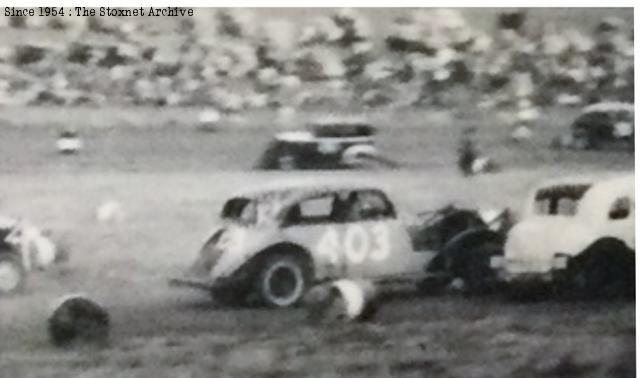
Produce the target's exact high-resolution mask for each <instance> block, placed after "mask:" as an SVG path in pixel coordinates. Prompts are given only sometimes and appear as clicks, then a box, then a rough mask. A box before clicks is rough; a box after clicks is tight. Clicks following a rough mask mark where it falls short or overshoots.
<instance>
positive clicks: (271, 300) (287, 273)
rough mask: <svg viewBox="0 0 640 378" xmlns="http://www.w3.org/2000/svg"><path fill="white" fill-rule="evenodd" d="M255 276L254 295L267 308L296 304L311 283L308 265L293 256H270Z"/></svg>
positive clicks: (301, 259)
mask: <svg viewBox="0 0 640 378" xmlns="http://www.w3.org/2000/svg"><path fill="white" fill-rule="evenodd" d="M260 265H261V267H260V270H259V272H258V274H257V276H256V281H255V284H256V294H257V295H258V298H259V299H260V302H261V303H262V304H263V305H265V306H267V307H276V308H278V307H290V306H294V305H295V304H297V303H298V302H299V301H300V300H301V299H302V297H303V296H304V294H305V293H306V291H307V289H308V288H309V284H310V281H311V269H310V264H309V263H308V262H307V261H306V259H305V258H303V257H300V256H296V255H293V254H271V255H268V256H266V258H265V259H264V260H263V261H262V263H261V264H260Z"/></svg>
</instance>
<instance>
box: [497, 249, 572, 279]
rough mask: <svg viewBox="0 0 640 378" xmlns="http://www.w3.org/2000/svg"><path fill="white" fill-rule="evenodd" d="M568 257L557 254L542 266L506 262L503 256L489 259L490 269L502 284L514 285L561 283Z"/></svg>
mask: <svg viewBox="0 0 640 378" xmlns="http://www.w3.org/2000/svg"><path fill="white" fill-rule="evenodd" d="M568 263H569V256H567V255H564V254H557V255H555V256H554V257H553V259H552V261H551V262H550V263H549V262H546V263H544V264H535V263H529V262H527V261H520V260H507V259H505V258H504V257H503V256H494V257H492V258H491V268H492V269H494V271H495V272H496V273H497V276H498V279H499V280H500V281H502V282H506V283H508V284H514V285H526V284H550V283H552V282H556V281H561V280H562V279H563V278H564V277H565V276H566V275H567V266H568Z"/></svg>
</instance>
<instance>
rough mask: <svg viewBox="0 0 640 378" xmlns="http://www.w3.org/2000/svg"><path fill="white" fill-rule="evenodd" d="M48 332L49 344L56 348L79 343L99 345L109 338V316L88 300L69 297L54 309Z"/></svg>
mask: <svg viewBox="0 0 640 378" xmlns="http://www.w3.org/2000/svg"><path fill="white" fill-rule="evenodd" d="M48 330H49V337H50V339H51V342H52V343H54V344H55V345H57V346H69V345H74V344H77V343H79V342H83V343H92V344H97V345H101V344H104V343H106V342H107V339H108V337H109V314H108V313H107V311H106V310H105V309H104V308H103V307H102V306H100V305H99V304H97V303H95V302H93V301H92V300H90V299H88V298H84V297H82V296H75V297H70V298H68V299H65V300H64V301H62V303H60V304H59V305H58V306H57V307H56V308H55V309H54V311H53V313H52V314H51V316H50V317H49V319H48Z"/></svg>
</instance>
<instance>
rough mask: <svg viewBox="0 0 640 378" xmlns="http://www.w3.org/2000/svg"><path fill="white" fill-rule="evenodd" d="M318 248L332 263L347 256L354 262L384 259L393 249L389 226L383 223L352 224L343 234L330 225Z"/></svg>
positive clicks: (320, 253) (321, 254)
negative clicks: (370, 224)
mask: <svg viewBox="0 0 640 378" xmlns="http://www.w3.org/2000/svg"><path fill="white" fill-rule="evenodd" d="M316 250H317V252H318V254H319V255H320V256H324V257H326V258H327V259H328V260H329V262H330V263H331V264H337V263H339V262H340V261H341V260H342V258H343V257H344V258H346V259H347V260H348V261H349V262H351V263H354V264H361V263H364V262H365V261H366V260H373V261H383V260H386V259H387V257H389V252H390V250H391V245H390V239H389V228H388V227H387V226H386V225H385V224H383V223H377V224H375V225H373V226H371V227H364V226H362V225H357V224H355V225H350V226H349V227H347V229H346V231H345V232H344V234H343V235H340V233H339V232H338V230H337V229H336V228H334V227H329V228H328V229H327V230H326V231H325V233H324V234H322V236H321V237H320V239H319V241H318V245H317V247H316Z"/></svg>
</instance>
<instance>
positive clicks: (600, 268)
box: [569, 238, 635, 299]
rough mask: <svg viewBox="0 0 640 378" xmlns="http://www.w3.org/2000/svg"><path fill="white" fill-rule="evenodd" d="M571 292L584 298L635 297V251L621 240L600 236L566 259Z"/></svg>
mask: <svg viewBox="0 0 640 378" xmlns="http://www.w3.org/2000/svg"><path fill="white" fill-rule="evenodd" d="M569 269H570V271H571V277H572V281H571V282H572V284H573V287H572V289H573V290H574V293H575V294H576V295H577V296H578V297H580V298H585V299H605V298H606V299H620V298H635V253H634V252H633V251H632V250H631V249H629V248H628V247H627V246H626V245H625V244H624V242H622V241H621V240H619V239H615V238H603V239H600V240H598V241H596V242H594V243H593V244H591V245H590V246H589V247H587V249H585V250H584V252H582V253H581V254H580V255H578V256H577V257H576V258H574V259H573V260H572V261H571V262H570V266H569Z"/></svg>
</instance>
